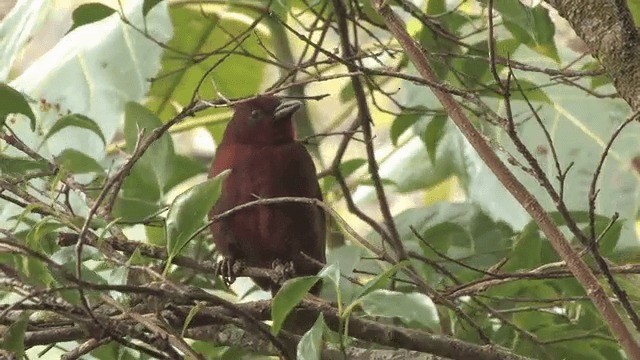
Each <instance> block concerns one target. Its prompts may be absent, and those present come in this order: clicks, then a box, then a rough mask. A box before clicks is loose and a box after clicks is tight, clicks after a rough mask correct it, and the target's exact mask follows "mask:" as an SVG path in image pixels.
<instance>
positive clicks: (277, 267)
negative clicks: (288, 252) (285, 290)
mask: <svg viewBox="0 0 640 360" xmlns="http://www.w3.org/2000/svg"><path fill="white" fill-rule="evenodd" d="M271 268H272V269H273V270H274V272H275V277H276V278H275V279H272V280H273V282H275V283H276V284H280V285H282V284H283V283H284V282H285V281H287V280H289V279H291V278H294V277H296V269H295V267H294V266H293V261H284V262H283V261H282V260H280V259H276V260H274V261H273V262H272V263H271Z"/></svg>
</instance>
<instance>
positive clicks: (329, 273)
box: [318, 264, 340, 289]
mask: <svg viewBox="0 0 640 360" xmlns="http://www.w3.org/2000/svg"><path fill="white" fill-rule="evenodd" d="M318 276H319V277H321V278H323V279H329V280H331V282H332V283H333V284H334V285H335V286H336V289H338V288H340V268H339V267H338V265H336V264H331V265H327V266H326V267H325V268H324V269H322V270H321V271H320V273H318Z"/></svg>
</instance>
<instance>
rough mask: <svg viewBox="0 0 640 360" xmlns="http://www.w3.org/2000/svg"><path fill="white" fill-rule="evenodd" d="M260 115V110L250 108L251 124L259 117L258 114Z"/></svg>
mask: <svg viewBox="0 0 640 360" xmlns="http://www.w3.org/2000/svg"><path fill="white" fill-rule="evenodd" d="M261 115H262V111H260V110H258V109H256V110H252V111H251V115H249V120H250V122H251V123H252V124H253V123H255V122H257V121H258V120H259V119H260V116H261Z"/></svg>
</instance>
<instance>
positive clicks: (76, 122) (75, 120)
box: [42, 114, 107, 144]
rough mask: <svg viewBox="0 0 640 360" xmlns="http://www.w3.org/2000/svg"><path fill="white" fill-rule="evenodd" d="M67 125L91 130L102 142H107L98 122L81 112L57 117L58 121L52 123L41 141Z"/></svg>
mask: <svg viewBox="0 0 640 360" xmlns="http://www.w3.org/2000/svg"><path fill="white" fill-rule="evenodd" d="M67 126H75V127H79V128H83V129H87V130H89V131H92V132H93V133H94V134H96V135H98V137H99V138H100V140H102V143H103V144H106V143H107V140H105V138H104V135H103V134H102V130H100V127H99V126H98V124H96V122H95V121H93V120H92V119H90V118H88V117H86V116H84V115H82V114H71V115H65V116H63V117H61V118H60V119H58V121H56V122H55V123H54V124H53V126H52V127H51V129H49V132H48V133H47V135H45V137H44V139H43V140H42V141H43V142H44V141H46V140H47V139H48V138H50V137H51V136H53V135H54V134H55V133H57V132H58V131H60V130H62V129H64V128H66V127H67Z"/></svg>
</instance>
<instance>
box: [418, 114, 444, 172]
mask: <svg viewBox="0 0 640 360" xmlns="http://www.w3.org/2000/svg"><path fill="white" fill-rule="evenodd" d="M446 124H447V116H446V115H436V116H434V117H433V119H431V121H429V124H428V125H427V128H426V129H425V131H424V133H423V134H422V141H423V142H424V144H425V146H426V147H427V154H429V160H431V163H435V161H436V150H437V148H438V144H439V143H440V140H442V137H443V136H444V133H445V131H444V129H445V125H446Z"/></svg>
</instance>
